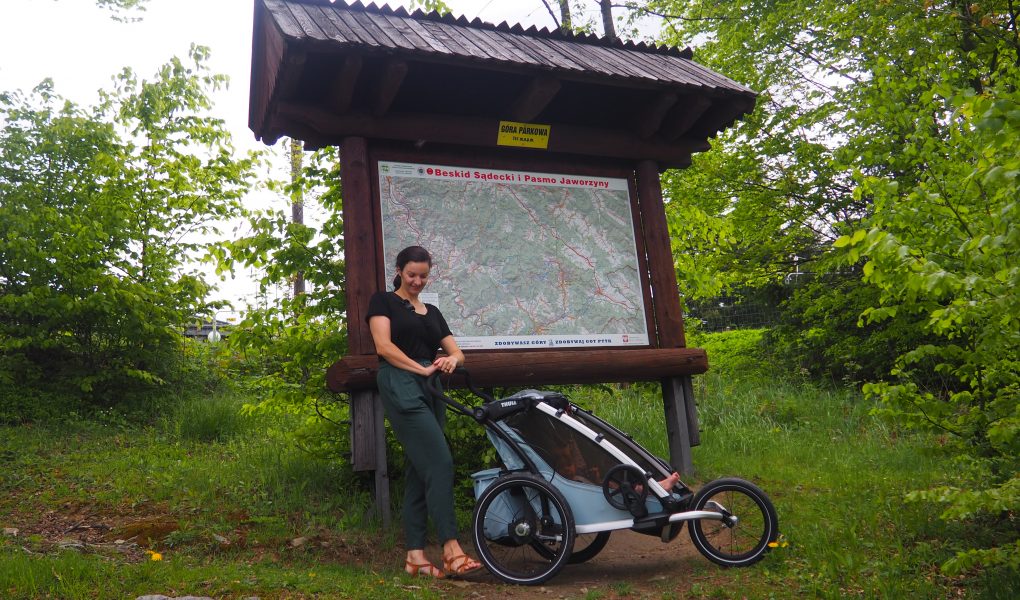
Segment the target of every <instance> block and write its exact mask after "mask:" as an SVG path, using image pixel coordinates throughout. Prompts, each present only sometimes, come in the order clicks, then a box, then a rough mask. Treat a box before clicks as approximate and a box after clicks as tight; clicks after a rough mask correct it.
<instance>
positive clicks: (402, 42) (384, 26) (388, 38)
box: [353, 11, 414, 50]
mask: <svg viewBox="0 0 1020 600" xmlns="http://www.w3.org/2000/svg"><path fill="white" fill-rule="evenodd" d="M353 16H354V18H355V20H357V21H358V23H361V26H362V27H364V28H365V31H367V32H369V33H370V34H371V35H372V37H374V38H375V39H376V41H377V42H379V44H380V45H382V46H386V47H388V48H393V49H401V50H414V44H412V43H411V42H409V41H407V40H406V39H404V36H402V35H400V33H399V32H398V31H396V29H394V28H393V26H392V25H390V24H389V22H388V21H386V20H385V19H380V18H378V15H373V14H369V13H364V12H360V11H359V12H354V13H353Z"/></svg>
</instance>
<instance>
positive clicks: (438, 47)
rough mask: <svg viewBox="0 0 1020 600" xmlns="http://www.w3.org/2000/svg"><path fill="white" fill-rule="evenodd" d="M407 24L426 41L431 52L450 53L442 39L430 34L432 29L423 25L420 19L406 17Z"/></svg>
mask: <svg viewBox="0 0 1020 600" xmlns="http://www.w3.org/2000/svg"><path fill="white" fill-rule="evenodd" d="M407 25H408V27H410V28H411V29H413V30H414V32H415V33H417V34H418V36H419V37H420V38H421V39H423V40H425V42H427V43H428V45H429V46H430V47H431V48H432V52H438V53H439V54H444V55H449V54H452V52H451V51H450V49H449V48H447V47H446V45H445V44H443V42H442V41H440V40H439V39H438V38H436V36H435V35H433V34H432V31H430V30H429V29H428V28H427V27H425V24H424V23H423V22H422V21H419V20H417V19H408V20H407Z"/></svg>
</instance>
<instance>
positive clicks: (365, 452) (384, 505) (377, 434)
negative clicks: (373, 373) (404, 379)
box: [351, 390, 390, 528]
mask: <svg viewBox="0 0 1020 600" xmlns="http://www.w3.org/2000/svg"><path fill="white" fill-rule="evenodd" d="M384 419H385V417H384V415H383V409H382V402H380V400H379V392H376V391H373V390H362V391H357V392H352V393H351V466H352V468H353V469H354V470H355V471H373V472H374V474H375V480H374V482H373V486H372V487H373V490H374V496H375V509H376V512H377V514H378V515H379V517H380V518H381V519H382V522H383V526H384V527H386V528H389V526H390V477H389V470H388V469H387V467H386V422H385V420H384Z"/></svg>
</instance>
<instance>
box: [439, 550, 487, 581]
mask: <svg viewBox="0 0 1020 600" xmlns="http://www.w3.org/2000/svg"><path fill="white" fill-rule="evenodd" d="M481 568H482V563H480V562H478V561H477V560H475V559H473V558H471V557H470V556H468V555H466V554H458V555H456V556H451V557H449V558H444V559H443V570H444V571H446V574H447V575H449V576H450V577H461V576H463V575H467V574H468V573H473V572H475V571H477V570H478V569H481Z"/></svg>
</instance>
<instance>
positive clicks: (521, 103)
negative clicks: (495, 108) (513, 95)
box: [510, 76, 562, 122]
mask: <svg viewBox="0 0 1020 600" xmlns="http://www.w3.org/2000/svg"><path fill="white" fill-rule="evenodd" d="M560 87H562V84H561V83H560V81H559V80H558V79H556V78H554V77H548V76H543V77H536V78H534V79H532V80H531V82H530V83H529V84H528V87H527V89H525V90H524V92H523V93H521V95H520V96H519V97H518V98H517V99H516V100H515V101H514V104H513V107H512V108H511V109H510V117H511V118H512V119H513V120H514V121H524V122H528V121H531V120H532V119H534V118H535V117H537V116H538V115H539V114H540V113H541V112H542V111H543V110H545V107H546V106H548V105H549V103H550V102H552V99H553V98H555V97H556V94H558V93H559V91H560Z"/></svg>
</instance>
